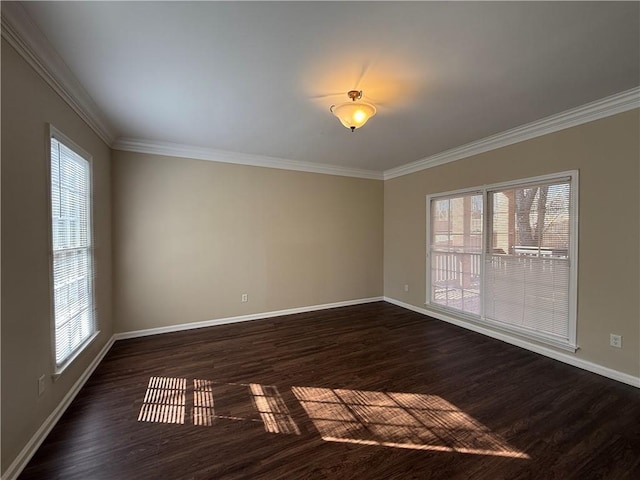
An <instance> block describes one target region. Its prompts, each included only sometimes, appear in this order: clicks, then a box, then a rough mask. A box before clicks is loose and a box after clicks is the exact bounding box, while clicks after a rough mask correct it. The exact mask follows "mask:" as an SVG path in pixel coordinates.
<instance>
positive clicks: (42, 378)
mask: <svg viewBox="0 0 640 480" xmlns="http://www.w3.org/2000/svg"><path fill="white" fill-rule="evenodd" d="M45 378H46V377H45V376H44V375H41V376H40V377H38V396H39V397H41V396H42V394H43V393H44V389H45V388H46V384H45Z"/></svg>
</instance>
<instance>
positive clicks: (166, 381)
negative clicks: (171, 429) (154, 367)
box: [138, 377, 187, 424]
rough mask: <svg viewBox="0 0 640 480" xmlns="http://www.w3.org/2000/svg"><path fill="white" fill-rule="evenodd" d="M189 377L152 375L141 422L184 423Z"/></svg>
mask: <svg viewBox="0 0 640 480" xmlns="http://www.w3.org/2000/svg"><path fill="white" fill-rule="evenodd" d="M186 388H187V379H186V378H169V377H151V378H150V379H149V385H148V387H147V391H146V392H145V395H144V400H143V403H142V408H140V414H139V415H138V421H139V422H155V423H178V424H184V413H185V401H186V400H185V398H186Z"/></svg>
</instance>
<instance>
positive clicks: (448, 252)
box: [427, 172, 577, 349]
mask: <svg viewBox="0 0 640 480" xmlns="http://www.w3.org/2000/svg"><path fill="white" fill-rule="evenodd" d="M568 173H569V174H568V175H567V173H565V174H564V175H563V174H560V175H558V176H549V177H538V178H536V179H528V180H523V181H518V182H510V183H507V184H500V185H497V186H487V187H484V188H482V189H479V190H476V191H468V192H462V193H459V194H458V193H451V194H442V195H433V196H430V197H428V202H429V205H428V208H429V217H430V218H429V220H428V225H429V236H428V248H427V249H428V256H429V269H428V275H427V277H428V278H427V286H428V292H427V302H428V303H429V304H431V305H432V306H435V307H437V308H444V309H447V310H451V311H452V312H454V313H457V314H463V316H467V317H470V318H472V319H473V320H474V321H479V322H480V323H487V324H490V325H492V326H493V327H498V328H502V329H505V330H509V331H514V332H516V333H518V334H521V335H525V336H529V337H531V338H534V339H536V340H539V341H545V342H547V343H550V344H552V345H555V346H560V347H563V348H568V349H575V341H576V325H575V308H576V306H575V289H576V285H575V282H576V269H575V265H572V262H574V261H575V258H574V257H575V249H576V242H575V238H574V236H575V234H576V226H577V208H576V207H577V206H576V205H575V198H576V195H577V192H575V188H576V182H575V179H576V175H577V173H576V172H568Z"/></svg>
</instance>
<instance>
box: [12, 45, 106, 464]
mask: <svg viewBox="0 0 640 480" xmlns="http://www.w3.org/2000/svg"><path fill="white" fill-rule="evenodd" d="M49 122H50V123H52V124H53V125H54V126H55V127H56V128H58V129H59V130H60V131H61V132H63V133H64V134H65V135H67V136H68V137H70V138H71V139H72V140H73V141H74V142H75V143H77V144H78V145H80V146H81V147H82V148H83V149H84V150H86V151H87V152H89V153H91V154H92V155H93V181H94V197H95V198H94V217H95V218H94V222H95V245H96V271H97V278H96V284H95V291H96V301H97V309H98V321H99V328H100V330H101V335H100V336H99V337H98V338H97V340H96V341H95V342H94V343H93V344H92V345H91V346H90V348H89V349H88V350H87V351H85V352H84V353H83V354H82V355H81V356H80V357H79V358H78V359H77V360H76V361H75V362H74V363H73V364H72V365H71V366H69V367H68V368H67V370H65V371H64V372H63V374H62V375H61V376H60V377H59V378H58V379H57V381H56V382H55V383H54V382H53V381H52V378H51V374H52V373H53V372H54V365H53V360H52V352H51V338H52V337H51V335H52V333H51V320H50V311H51V310H50V309H51V302H50V296H49V288H50V283H49V255H48V252H49V237H48V225H49V222H50V220H49V216H48V210H47V208H48V207H47V202H48V200H47V184H48V177H47V162H48V157H49V156H48V152H47V149H46V146H47V135H48V126H47V124H48V123H49ZM110 196H111V195H110V150H109V148H108V147H107V146H106V145H105V144H104V143H103V142H102V141H101V140H100V139H99V138H98V137H97V136H96V135H95V134H94V133H93V132H92V131H91V130H90V129H89V128H88V127H87V125H86V124H85V123H84V122H83V121H82V120H81V119H80V118H79V117H78V116H77V115H76V114H75V113H74V112H73V111H72V110H71V109H70V108H69V106H68V105H67V104H66V103H65V102H64V101H63V100H62V99H61V98H60V97H59V96H58V95H56V94H55V93H54V92H53V90H52V89H51V88H50V87H49V86H48V85H47V84H46V83H45V82H44V81H43V80H42V78H40V77H39V76H38V75H37V74H36V73H35V71H34V70H33V69H31V67H29V65H27V63H26V62H25V61H24V60H23V59H22V57H20V56H19V55H18V54H17V53H16V52H15V50H13V48H12V47H11V46H9V45H8V44H7V43H6V42H5V40H2V471H3V472H4V471H5V470H6V468H7V467H8V466H9V465H10V464H11V462H12V461H13V460H14V459H15V457H16V456H17V455H18V453H19V452H20V450H21V449H22V448H23V447H24V446H25V444H26V443H27V441H28V440H29V439H30V438H31V437H32V436H33V434H34V433H35V432H36V430H37V429H38V428H39V427H40V425H41V424H42V423H43V421H44V420H45V419H46V418H47V417H48V416H49V414H51V412H52V411H53V410H54V409H55V408H56V406H57V405H58V404H59V403H60V401H61V400H62V398H63V397H64V396H65V395H66V393H67V392H68V391H69V390H70V388H71V386H72V385H73V384H74V383H75V382H76V380H77V379H78V378H79V376H80V375H81V373H82V372H83V371H84V370H85V369H86V368H87V366H88V365H89V363H90V362H91V360H93V359H94V358H95V356H96V354H97V353H98V352H99V351H100V349H101V348H102V347H103V346H104V344H105V343H106V342H107V340H108V339H109V338H110V337H111V334H112V325H111V208H110V202H111V199H110ZM42 374H46V382H47V383H46V391H45V393H44V394H43V395H42V396H41V397H38V386H37V385H38V384H37V381H38V377H39V376H40V375H42Z"/></svg>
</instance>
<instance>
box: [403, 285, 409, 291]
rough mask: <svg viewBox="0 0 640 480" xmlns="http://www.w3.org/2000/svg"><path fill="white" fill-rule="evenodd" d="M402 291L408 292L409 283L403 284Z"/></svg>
mask: <svg viewBox="0 0 640 480" xmlns="http://www.w3.org/2000/svg"><path fill="white" fill-rule="evenodd" d="M404 291H405V292H408V291H409V285H407V284H405V286H404Z"/></svg>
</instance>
